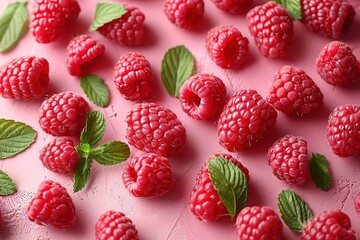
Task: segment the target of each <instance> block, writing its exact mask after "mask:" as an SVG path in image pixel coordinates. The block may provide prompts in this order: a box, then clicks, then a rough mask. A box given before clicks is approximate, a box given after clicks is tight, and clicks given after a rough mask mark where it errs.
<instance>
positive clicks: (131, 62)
mask: <svg viewBox="0 0 360 240" xmlns="http://www.w3.org/2000/svg"><path fill="white" fill-rule="evenodd" d="M153 78H154V77H153V73H152V70H151V66H150V63H149V61H148V60H146V58H145V57H144V56H143V55H141V54H139V53H127V54H124V55H122V56H121V57H120V58H119V60H118V61H117V63H116V65H115V69H114V82H115V85H116V87H117V89H118V90H119V92H120V94H121V96H123V98H125V99H127V100H130V101H142V100H144V99H145V98H146V97H147V96H149V95H150V93H151V92H152V89H153V82H154V79H153Z"/></svg>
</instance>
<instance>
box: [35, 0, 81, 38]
mask: <svg viewBox="0 0 360 240" xmlns="http://www.w3.org/2000/svg"><path fill="white" fill-rule="evenodd" d="M80 11H81V9H80V6H79V4H78V2H77V1H76V0H35V3H34V7H33V10H32V12H31V31H32V34H33V35H34V37H35V39H36V41H37V42H39V43H49V42H53V41H55V40H57V39H58V38H59V37H60V36H61V35H62V34H63V32H64V31H65V29H66V28H67V27H69V25H71V24H73V23H74V21H75V20H76V18H77V17H78V15H79V13H80Z"/></svg>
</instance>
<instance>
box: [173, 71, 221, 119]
mask: <svg viewBox="0 0 360 240" xmlns="http://www.w3.org/2000/svg"><path fill="white" fill-rule="evenodd" d="M180 103H181V107H182V109H183V110H184V112H186V113H187V114H188V115H189V116H190V117H192V118H194V119H197V120H202V119H208V118H211V117H214V116H215V117H217V116H219V114H220V113H221V112H222V110H223V108H224V105H225V103H226V87H225V85H224V83H223V82H222V81H221V79H220V78H218V77H215V76H214V75H210V74H207V73H200V74H196V75H194V76H192V77H190V78H189V79H188V80H186V81H185V83H184V84H183V85H182V86H181V88H180Z"/></svg>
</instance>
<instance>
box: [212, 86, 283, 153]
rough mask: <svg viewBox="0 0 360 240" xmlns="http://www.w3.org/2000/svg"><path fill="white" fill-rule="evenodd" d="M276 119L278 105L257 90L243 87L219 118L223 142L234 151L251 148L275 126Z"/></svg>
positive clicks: (221, 143)
mask: <svg viewBox="0 0 360 240" xmlns="http://www.w3.org/2000/svg"><path fill="white" fill-rule="evenodd" d="M276 118H277V112H276V110H275V108H274V107H273V106H272V105H270V104H269V103H268V102H267V101H266V100H265V99H263V98H262V97H261V96H260V94H258V93H257V92H256V91H255V90H240V91H238V92H236V93H235V94H234V95H233V96H232V97H231V98H230V100H229V102H228V103H227V105H226V106H225V108H224V111H223V112H222V113H221V115H220V117H219V120H218V125H217V132H218V137H219V143H220V145H222V146H223V147H224V148H226V149H227V150H228V151H230V152H235V151H241V150H243V149H245V148H249V147H251V146H253V145H254V144H255V143H257V142H258V141H260V140H261V139H262V138H263V137H264V136H265V135H266V134H267V133H268V132H269V131H270V130H271V129H272V128H273V127H274V126H275V123H276Z"/></svg>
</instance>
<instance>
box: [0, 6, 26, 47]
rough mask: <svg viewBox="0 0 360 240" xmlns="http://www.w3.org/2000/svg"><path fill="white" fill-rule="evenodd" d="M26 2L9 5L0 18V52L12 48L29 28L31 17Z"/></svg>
mask: <svg viewBox="0 0 360 240" xmlns="http://www.w3.org/2000/svg"><path fill="white" fill-rule="evenodd" d="M26 4H27V1H25V2H14V3H11V4H9V5H8V6H7V7H6V9H5V11H4V13H3V14H2V15H1V16H0V52H5V51H7V50H9V49H10V48H12V47H13V46H14V45H15V44H16V43H17V42H18V41H19V40H20V38H21V37H22V36H23V35H25V33H26V31H27V30H28V28H29V15H28V13H27V10H26Z"/></svg>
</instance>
